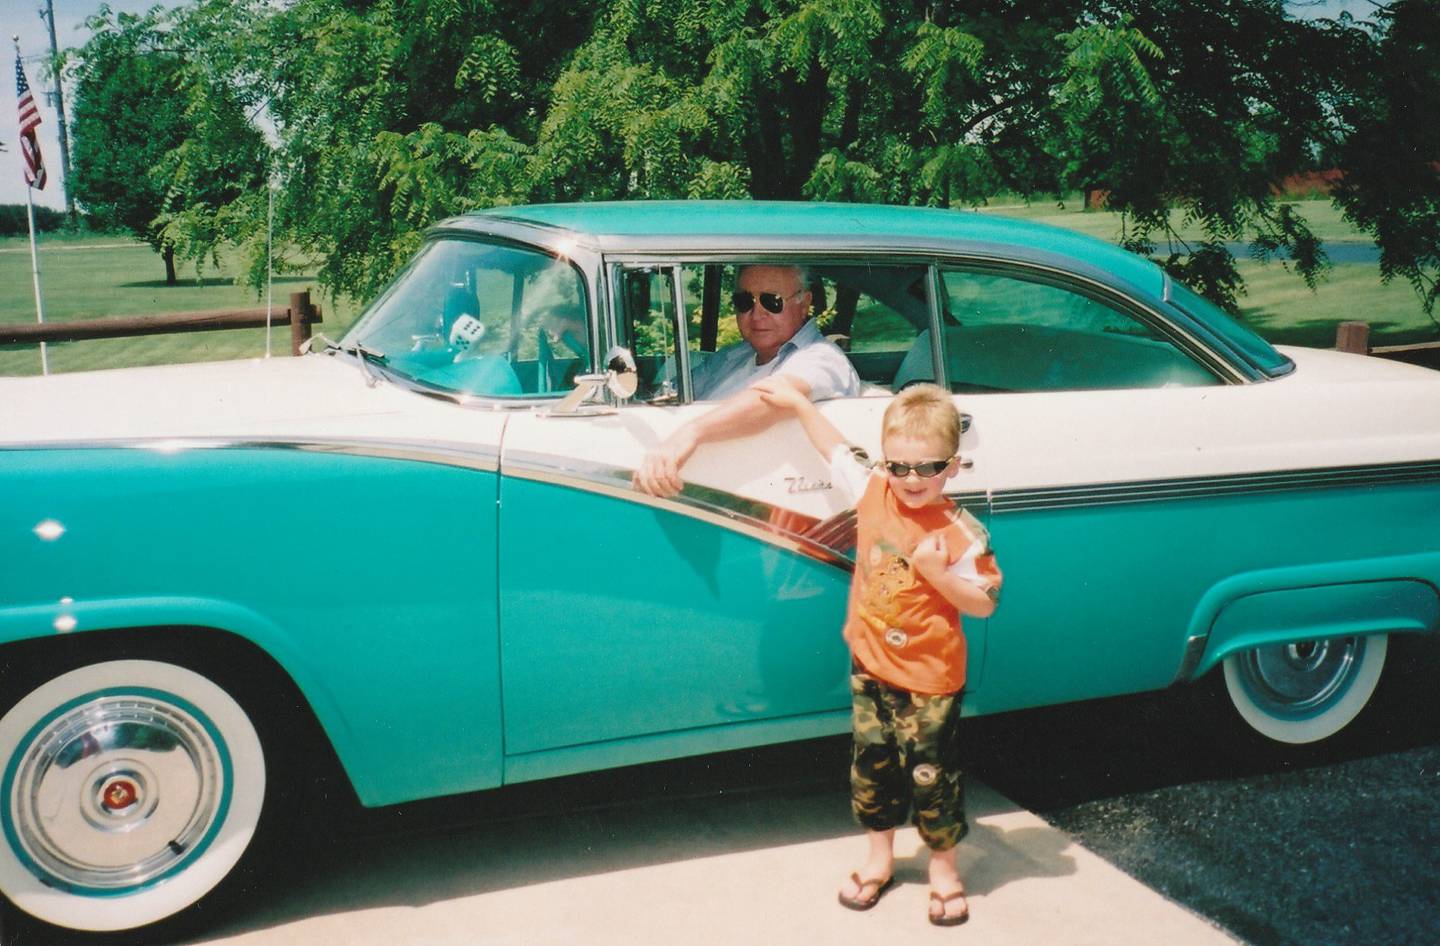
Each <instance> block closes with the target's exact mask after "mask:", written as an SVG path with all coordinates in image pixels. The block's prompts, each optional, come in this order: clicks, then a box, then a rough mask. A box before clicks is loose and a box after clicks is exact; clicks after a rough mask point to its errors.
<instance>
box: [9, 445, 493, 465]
mask: <svg viewBox="0 0 1440 946" xmlns="http://www.w3.org/2000/svg"><path fill="white" fill-rule="evenodd" d="M21 450H147V451H150V452H152V453H160V454H178V453H185V452H188V451H191V450H298V451H301V452H305V453H333V454H342V455H345V456H354V457H369V458H373V459H381V460H405V461H409V462H414V463H431V464H436V465H439V466H453V467H461V468H464V469H469V470H478V471H480V472H482V473H498V472H499V471H500V454H499V451H498V450H497V449H495V448H492V447H479V446H475V445H473V444H467V443H452V442H436V441H423V440H381V439H375V440H365V439H352V438H338V437H336V438H330V437H192V436H182V437H125V438H116V439H113V440H112V439H105V438H95V439H86V440H37V441H30V442H25V443H6V444H0V451H21Z"/></svg>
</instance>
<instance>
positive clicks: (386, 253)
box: [97, 0, 1440, 309]
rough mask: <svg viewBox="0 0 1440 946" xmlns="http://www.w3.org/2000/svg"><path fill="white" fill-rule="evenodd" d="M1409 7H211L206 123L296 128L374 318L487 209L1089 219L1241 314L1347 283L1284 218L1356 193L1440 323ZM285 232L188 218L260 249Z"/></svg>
mask: <svg viewBox="0 0 1440 946" xmlns="http://www.w3.org/2000/svg"><path fill="white" fill-rule="evenodd" d="M1381 7H1382V12H1381V14H1380V15H1379V16H1378V17H1377V18H1376V19H1375V21H1374V22H1373V23H1358V22H1356V21H1353V20H1350V19H1348V18H1341V19H1340V20H1337V21H1302V20H1297V19H1295V18H1293V17H1290V16H1289V15H1287V12H1286V9H1285V4H1284V2H1283V0H1085V2H1081V3H1075V2H1071V0H1063V2H1062V0H966V2H964V3H961V2H958V0H581V2H564V3H561V2H557V0H540V2H534V3H519V2H514V0H292V2H289V3H287V4H274V3H271V2H269V0H191V4H190V5H189V6H187V7H183V8H181V12H180V13H179V14H177V19H176V22H177V23H183V24H184V30H183V33H184V35H185V37H186V40H187V42H188V43H189V44H190V49H191V60H190V61H191V62H192V63H200V62H203V63H204V64H205V67H204V68H203V69H195V68H193V67H192V68H191V69H190V70H189V71H188V72H187V73H186V75H187V76H189V77H190V80H189V81H190V82H191V83H192V85H191V86H190V87H191V88H200V89H205V90H210V91H209V92H208V93H207V95H205V96H201V97H200V100H201V101H203V102H206V103H214V102H218V101H220V99H219V98H218V97H217V95H216V94H215V92H214V91H213V90H215V89H216V88H220V87H223V88H224V89H225V90H226V91H225V94H226V95H227V96H229V98H230V99H232V100H233V101H234V102H236V103H239V104H241V105H242V106H244V107H245V108H247V109H253V110H259V111H260V112H261V113H262V114H263V115H264V116H266V118H267V119H268V121H269V122H270V123H271V124H273V127H274V129H275V138H276V147H275V150H274V152H273V155H272V169H273V172H274V174H275V176H276V178H277V180H278V181H279V182H280V187H279V189H278V190H277V192H276V224H277V233H278V234H279V238H280V240H281V241H282V242H284V243H286V244H288V245H290V246H293V247H296V248H297V249H298V250H299V251H300V252H302V253H304V254H306V255H307V256H310V257H312V258H319V259H320V260H321V261H322V269H321V278H322V281H323V282H324V283H325V284H326V285H327V286H328V287H330V288H332V289H335V290H339V291H343V292H348V293H352V294H356V295H360V296H366V295H369V294H371V293H373V292H374V291H376V290H377V289H378V288H379V286H381V285H382V284H383V283H384V281H385V280H386V279H388V277H389V276H390V275H391V273H393V271H394V270H395V269H396V268H397V267H398V266H400V265H401V264H402V263H403V261H404V260H405V259H406V258H408V257H409V255H410V254H411V252H412V251H413V250H414V248H415V247H416V245H417V244H418V241H419V239H420V233H421V231H422V230H423V228H424V227H426V226H427V225H429V224H431V223H434V222H436V221H437V220H439V219H441V218H443V217H445V216H448V215H450V214H454V213H458V212H463V211H465V210H468V209H471V208H476V207H482V206H491V205H496V204H506V203H512V202H521V201H545V200H549V201H570V200H592V199H603V198H630V199H634V198H686V197H690V198H695V197H753V198H762V199H781V198H783V199H811V200H856V201H883V202H890V203H903V204H925V205H931V206H940V207H955V208H961V207H968V206H975V205H979V204H982V203H984V202H985V200H987V199H988V198H989V197H991V196H993V195H995V194H997V193H1001V192H1014V193H1018V194H1021V195H1024V196H1026V197H1032V198H1039V199H1047V198H1051V197H1053V196H1054V195H1058V194H1064V193H1070V192H1073V191H1076V190H1082V191H1086V192H1090V193H1094V194H1103V195H1105V197H1106V199H1107V201H1108V205H1109V206H1110V208H1111V209H1113V210H1117V211H1119V212H1120V213H1121V214H1122V215H1123V219H1124V221H1125V229H1124V235H1123V238H1122V241H1123V243H1124V245H1126V246H1127V247H1129V248H1130V249H1132V250H1134V251H1136V252H1140V253H1143V254H1146V255H1152V256H1155V257H1156V258H1157V259H1158V260H1159V261H1160V262H1161V263H1162V264H1163V265H1165V266H1166V267H1167V268H1169V269H1170V270H1171V271H1172V272H1173V273H1175V274H1176V275H1177V276H1179V277H1180V278H1182V279H1184V280H1185V281H1186V282H1188V283H1190V284H1192V285H1194V286H1196V287H1197V288H1199V289H1200V290H1201V291H1202V292H1204V293H1206V294H1207V295H1209V296H1210V297H1212V298H1214V299H1216V300H1217V301H1219V302H1221V303H1222V304H1224V305H1226V306H1228V307H1230V308H1232V309H1233V308H1234V307H1235V306H1236V305H1237V301H1238V297H1239V295H1240V294H1242V293H1243V291H1244V283H1243V280H1242V279H1241V277H1240V274H1239V272H1238V270H1237V268H1236V261H1235V256H1234V253H1233V252H1232V248H1233V247H1235V246H1236V245H1237V244H1238V245H1247V244H1248V252H1249V253H1250V254H1251V255H1253V256H1255V257H1257V258H1261V259H1278V260H1280V261H1281V262H1282V263H1283V264H1284V265H1287V266H1290V267H1293V268H1294V269H1295V271H1296V272H1297V273H1298V274H1299V275H1300V277H1301V278H1303V279H1304V280H1305V281H1306V282H1308V283H1310V284H1311V285H1313V284H1314V281H1315V280H1316V279H1319V278H1321V277H1323V275H1324V272H1325V269H1326V267H1327V265H1328V261H1327V259H1326V256H1325V254H1324V251H1323V248H1322V247H1321V246H1320V245H1319V242H1318V241H1317V240H1316V239H1315V237H1314V236H1313V234H1312V233H1311V232H1310V229H1309V227H1308V226H1307V224H1306V221H1305V219H1304V217H1303V215H1302V214H1301V213H1300V211H1299V210H1298V209H1297V208H1296V207H1295V206H1294V205H1292V204H1287V203H1283V202H1280V201H1279V200H1278V199H1277V197H1276V190H1275V187H1276V185H1277V183H1278V182H1280V181H1281V180H1282V179H1283V178H1284V177H1286V176H1287V175H1289V174H1292V173H1296V172H1301V171H1305V170H1310V169H1313V168H1315V167H1317V166H1322V165H1321V162H1334V163H1336V164H1338V166H1340V167H1341V168H1343V169H1344V171H1345V174H1346V177H1345V182H1346V183H1345V185H1344V187H1343V188H1342V190H1341V191H1340V194H1339V198H1338V199H1339V200H1340V202H1341V205H1342V206H1343V207H1344V208H1345V211H1346V213H1347V214H1348V215H1349V216H1350V218H1351V219H1352V220H1354V221H1355V222H1356V223H1357V224H1359V225H1360V226H1362V227H1364V228H1366V229H1367V230H1369V231H1370V232H1372V233H1374V234H1375V235H1376V237H1377V239H1378V240H1379V242H1380V243H1381V246H1382V254H1383V255H1382V265H1383V266H1384V267H1385V270H1384V271H1385V272H1386V273H1387V274H1388V275H1395V276H1400V277H1402V278H1405V279H1407V280H1409V281H1410V282H1411V283H1412V284H1413V285H1415V287H1416V288H1417V290H1418V291H1420V292H1421V293H1422V296H1423V297H1424V298H1425V299H1426V300H1427V305H1433V303H1434V300H1435V297H1436V273H1437V251H1436V247H1437V246H1440V224H1437V223H1436V220H1437V219H1440V215H1437V214H1436V213H1435V210H1436V206H1435V203H1436V183H1435V164H1434V163H1433V162H1434V161H1435V159H1436V157H1437V155H1440V148H1437V147H1436V145H1437V142H1436V140H1435V139H1436V137H1437V135H1440V130H1437V129H1440V124H1437V123H1436V122H1435V121H1434V120H1433V118H1434V116H1435V115H1436V114H1437V109H1436V104H1437V103H1436V101H1435V97H1436V94H1437V93H1436V90H1437V88H1440V81H1437V74H1436V70H1437V67H1436V42H1437V40H1436V35H1437V30H1436V19H1437V14H1436V12H1435V10H1436V8H1435V6H1434V4H1433V3H1430V2H1427V0H1395V2H1392V3H1388V4H1382V5H1381ZM97 39H98V37H97ZM1425 116H1429V118H1428V119H1426V118H1425ZM207 127H208V128H210V129H211V130H212V131H214V132H215V133H216V135H217V136H218V135H219V133H220V132H221V131H222V130H223V128H224V123H223V122H221V121H218V120H216V121H212V122H210V123H209V124H208V126H207ZM1397 143H1398V145H1399V146H1398V147H1397V146H1396V145H1397ZM222 144H223V141H222V140H221V138H220V137H211V138H207V137H206V136H205V135H202V134H200V133H198V132H193V131H192V132H187V133H186V135H185V139H184V141H183V142H181V143H178V144H172V145H170V146H169V147H168V148H167V149H166V152H165V158H164V160H163V161H158V160H157V161H154V162H152V163H151V165H150V166H152V167H165V168H171V169H173V170H172V171H167V172H164V174H165V175H171V176H175V175H178V176H179V177H180V178H181V179H183V180H186V181H191V182H197V181H198V180H199V179H200V177H202V176H203V175H197V174H195V173H194V172H193V171H191V172H189V176H188V177H187V176H185V172H186V169H187V168H202V167H206V166H208V165H206V163H205V162H206V160H208V159H207V158H205V155H207V154H209V153H210V152H211V151H213V150H215V149H218V148H220V147H221V146H222ZM162 176H164V175H162ZM185 186H186V187H187V188H190V189H193V188H194V186H195V185H194V183H189V184H186V185H185ZM263 204H264V201H263V200H262V199H259V198H257V197H256V195H255V194H254V193H250V192H247V193H245V194H241V195H238V196H236V197H235V198H233V199H232V200H231V201H230V202H229V203H228V204H223V203H216V202H205V201H198V200H195V201H191V202H190V203H189V204H188V206H189V207H190V208H191V210H192V211H193V212H192V214H191V215H190V216H185V215H183V214H181V215H176V214H173V213H172V214H171V215H170V216H169V217H167V218H165V219H168V220H171V221H175V220H181V221H185V226H184V228H182V229H183V232H187V233H203V234H205V235H207V236H209V235H215V236H217V237H219V236H225V235H228V236H226V237H225V238H230V239H236V240H238V241H241V242H243V241H244V240H245V239H249V240H250V241H251V243H250V244H249V245H251V246H252V248H253V247H254V246H256V244H255V243H254V235H255V234H256V233H257V232H263V231H261V230H260V220H261V216H260V215H261V214H262V211H263V209H264V207H263ZM206 220H209V221H210V223H209V224H206V223H205V221H206ZM207 225H208V226H210V227H211V229H210V230H206V229H205V226H207ZM1193 230H1198V231H1199V233H1200V234H1201V238H1200V239H1199V240H1198V241H1188V242H1187V241H1186V240H1184V239H1182V238H1181V233H1182V231H1186V232H1189V231H1193ZM176 232H181V231H176ZM246 234H249V236H248V237H246V236H245V235H246ZM202 242H203V241H202ZM252 256H253V254H252ZM254 258H255V259H257V260H258V259H259V257H258V256H255V257H254Z"/></svg>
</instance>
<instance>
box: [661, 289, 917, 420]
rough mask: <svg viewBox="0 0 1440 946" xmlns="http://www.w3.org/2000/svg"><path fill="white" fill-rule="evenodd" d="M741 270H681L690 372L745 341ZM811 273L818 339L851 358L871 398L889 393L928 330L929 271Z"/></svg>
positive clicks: (812, 306) (812, 305) (812, 304)
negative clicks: (735, 301)
mask: <svg viewBox="0 0 1440 946" xmlns="http://www.w3.org/2000/svg"><path fill="white" fill-rule="evenodd" d="M741 265H743V264H741V263H724V264H707V265H695V266H686V267H684V269H683V276H682V289H683V293H684V307H685V310H686V314H687V319H688V327H687V332H686V335H687V339H688V343H689V348H690V357H689V362H690V368H691V370H692V371H693V370H694V369H695V367H696V366H697V365H699V364H700V363H701V362H702V361H703V360H704V359H705V358H706V357H707V356H708V355H709V354H710V353H711V352H714V351H718V350H720V349H723V348H724V347H725V346H727V345H730V344H734V343H736V342H739V341H741V340H742V339H741V336H740V329H739V326H738V325H737V324H736V319H735V313H734V311H733V308H732V306H731V304H730V295H731V293H732V292H733V291H734V289H735V285H736V279H737V275H738V272H739V269H740V267H741ZM805 270H806V272H807V274H808V282H807V287H806V288H808V289H809V290H810V296H811V313H812V318H814V319H815V323H816V326H817V327H818V328H819V329H820V333H821V334H822V335H824V336H825V337H827V338H829V339H830V340H831V341H833V342H835V343H836V344H837V345H839V346H840V348H841V349H842V350H843V351H844V352H845V353H846V355H847V356H848V357H849V359H850V362H851V364H852V365H854V366H855V372H856V374H858V375H859V376H860V381H861V383H862V385H863V388H864V390H865V391H866V392H867V393H872V392H873V393H888V392H889V391H890V390H891V386H892V384H893V382H894V380H895V375H896V372H897V371H898V370H899V368H900V364H901V362H902V361H903V360H904V358H905V355H906V353H907V352H909V351H910V350H911V348H912V346H913V345H914V343H915V340H916V338H918V337H919V335H920V333H921V332H923V331H925V330H926V328H927V326H928V325H929V324H930V308H931V307H930V301H929V290H928V285H929V282H928V278H927V273H928V271H927V269H926V267H924V266H913V265H895V264H884V263H877V264H830V263H811V264H806V265H805ZM926 337H928V334H927V336H926ZM931 373H932V374H933V372H931Z"/></svg>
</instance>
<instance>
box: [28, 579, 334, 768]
mask: <svg viewBox="0 0 1440 946" xmlns="http://www.w3.org/2000/svg"><path fill="white" fill-rule="evenodd" d="M134 628H166V629H169V630H170V631H171V632H172V633H174V634H175V635H177V636H183V635H186V634H196V635H200V634H224V633H229V634H233V635H234V636H236V637H239V638H242V639H244V640H246V641H248V642H249V643H251V644H253V645H255V647H257V648H259V649H260V650H261V651H263V652H264V653H265V654H266V655H268V656H269V657H270V658H271V659H272V660H274V661H275V663H276V664H277V665H279V667H280V669H281V671H282V672H283V673H285V674H286V675H287V676H288V677H289V678H290V680H291V682H293V683H294V684H295V686H296V688H297V689H298V690H299V691H300V694H301V696H303V697H304V699H305V701H306V702H307V703H308V704H309V706H310V709H311V712H313V713H314V714H315V717H316V719H317V720H318V721H319V723H320V725H321V726H322V727H323V728H324V730H325V731H326V733H327V734H328V735H329V736H330V739H331V741H332V743H333V745H334V747H335V750H336V753H337V755H338V756H339V757H340V761H341V764H342V765H345V763H346V748H347V744H349V743H351V742H352V741H353V730H352V727H351V726H350V725H349V724H348V721H347V719H346V716H345V713H344V712H343V711H342V709H341V706H340V704H339V701H338V700H336V698H335V695H334V693H332V692H331V691H330V689H329V688H328V687H326V685H325V683H324V676H323V674H321V673H319V672H317V668H315V667H313V666H312V665H311V663H310V660H309V659H308V658H307V656H306V655H307V651H306V650H305V649H304V648H303V647H300V646H298V645H297V644H296V642H295V641H294V640H293V639H292V637H291V635H290V634H289V633H287V632H286V630H285V629H284V628H283V627H281V626H279V625H277V624H276V623H275V622H273V621H271V620H269V619H268V618H266V617H265V616H264V615H262V614H259V613H257V612H256V611H254V610H252V609H250V608H247V607H245V606H244V605H241V604H237V603H235V602H233V601H223V600H218V599H215V598H197V597H125V598H105V599H96V600H89V601H70V600H68V599H61V600H60V601H58V602H56V603H54V604H44V605H28V606H23V607H11V608H4V609H0V641H3V642H4V643H6V644H10V643H16V642H19V641H22V640H35V639H43V638H45V637H55V636H61V635H64V636H68V635H72V634H73V635H82V634H93V633H101V632H104V631H119V630H129V629H134ZM346 768H347V771H348V770H349V768H350V767H349V766H348V765H346Z"/></svg>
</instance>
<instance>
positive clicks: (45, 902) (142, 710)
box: [0, 660, 266, 932]
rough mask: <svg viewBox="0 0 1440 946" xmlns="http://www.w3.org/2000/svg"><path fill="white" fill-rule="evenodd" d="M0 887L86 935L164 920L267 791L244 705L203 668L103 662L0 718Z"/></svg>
mask: <svg viewBox="0 0 1440 946" xmlns="http://www.w3.org/2000/svg"><path fill="white" fill-rule="evenodd" d="M0 766H3V774H0V779H3V781H0V803H3V810H0V827H3V839H0V891H3V893H4V894H5V896H6V897H7V898H8V899H9V900H10V901H11V902H12V903H13V904H15V905H16V906H17V907H19V908H20V909H21V910H23V911H25V912H26V913H28V914H30V915H31V916H34V917H36V918H37V919H40V920H43V921H45V922H46V923H50V924H53V925H56V926H60V927H66V928H69V929H75V930H85V931H95V932H99V931H116V930H126V929H133V928H136V927H140V926H145V925H147V924H151V923H155V922H157V921H160V920H163V919H165V918H167V917H170V916H173V915H175V914H177V913H179V912H181V911H183V910H184V909H185V908H186V907H188V906H190V905H192V904H194V903H195V902H197V901H198V900H200V899H201V898H202V897H203V896H205V895H206V894H207V893H209V892H210V891H211V890H212V889H214V888H215V887H216V886H217V885H218V884H219V883H220V881H221V880H223V879H224V878H225V877H226V875H227V874H229V873H230V872H231V871H232V869H233V868H234V867H235V866H236V864H237V863H238V862H239V860H240V858H241V855H242V854H244V853H245V850H246V848H247V846H249V844H250V842H251V839H252V837H253V836H254V834H255V831H256V828H257V826H258V825H259V822H260V817H261V811H262V808H263V807H264V804H265V796H266V768H265V756H264V753H263V752H262V750H261V744H260V739H259V737H258V735H257V734H256V730H255V726H254V725H253V724H252V722H251V720H250V718H249V716H247V715H246V712H245V710H244V709H243V708H242V707H241V706H240V704H239V703H237V702H236V701H235V700H234V699H233V698H232V697H231V696H230V694H229V693H227V692H226V691H225V690H224V689H222V688H221V687H220V686H219V685H217V684H216V683H215V682H213V681H211V680H210V679H208V678H207V677H205V676H202V675H201V674H200V673H197V672H195V671H194V670H190V669H188V668H186V667H181V666H178V665H176V664H171V663H166V662H162V661H155V660H108V661H103V662H98V663H91V664H88V665H85V666H81V667H78V668H75V669H72V670H69V671H68V672H64V673H60V674H59V675H57V676H54V677H52V678H51V679H49V680H48V681H46V682H44V683H41V684H40V685H39V686H38V687H36V688H35V689H33V690H31V691H30V692H29V693H28V694H27V695H25V696H23V697H22V698H21V699H20V700H19V701H18V702H17V703H16V704H15V705H14V706H12V707H11V708H10V709H9V710H8V711H7V712H6V713H5V714H4V716H3V718H0Z"/></svg>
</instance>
